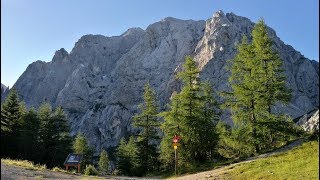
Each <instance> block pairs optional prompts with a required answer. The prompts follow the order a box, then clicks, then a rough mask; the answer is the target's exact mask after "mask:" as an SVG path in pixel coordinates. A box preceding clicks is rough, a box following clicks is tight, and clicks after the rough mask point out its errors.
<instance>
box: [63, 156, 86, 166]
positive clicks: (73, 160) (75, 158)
mask: <svg viewBox="0 0 320 180" xmlns="http://www.w3.org/2000/svg"><path fill="white" fill-rule="evenodd" d="M81 159H82V155H81V154H73V153H71V154H69V155H68V157H67V159H66V160H65V161H64V165H66V164H68V165H72V164H74V165H76V164H80V162H81Z"/></svg>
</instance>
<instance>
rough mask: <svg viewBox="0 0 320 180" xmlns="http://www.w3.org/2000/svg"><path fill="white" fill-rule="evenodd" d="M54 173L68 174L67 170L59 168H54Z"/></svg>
mask: <svg viewBox="0 0 320 180" xmlns="http://www.w3.org/2000/svg"><path fill="white" fill-rule="evenodd" d="M52 171H54V172H64V173H66V172H67V171H66V170H64V169H61V168H59V167H54V168H52Z"/></svg>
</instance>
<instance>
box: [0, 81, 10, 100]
mask: <svg viewBox="0 0 320 180" xmlns="http://www.w3.org/2000/svg"><path fill="white" fill-rule="evenodd" d="M8 92H9V87H7V86H5V85H4V84H2V83H1V103H2V102H3V101H4V99H5V97H6V96H7V94H8Z"/></svg>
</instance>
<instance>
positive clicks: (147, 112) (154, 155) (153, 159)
mask: <svg viewBox="0 0 320 180" xmlns="http://www.w3.org/2000/svg"><path fill="white" fill-rule="evenodd" d="M143 99H144V102H143V104H140V105H139V108H140V111H141V112H140V113H139V114H137V115H135V116H134V117H133V120H134V122H133V125H134V126H135V127H137V128H139V129H140V132H139V133H138V134H137V136H138V138H137V141H138V142H137V144H138V146H139V152H140V160H141V162H143V163H141V164H143V166H144V167H143V169H145V170H146V171H147V172H150V171H151V170H154V169H155V168H156V165H157V164H158V163H157V159H158V152H157V143H156V141H159V140H160V137H159V133H158V129H159V126H160V123H159V122H158V120H157V119H158V117H157V115H158V111H157V105H156V95H155V92H154V91H153V90H152V89H151V87H150V85H149V83H147V84H146V85H145V87H144V96H143Z"/></svg>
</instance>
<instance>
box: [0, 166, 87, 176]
mask: <svg viewBox="0 0 320 180" xmlns="http://www.w3.org/2000/svg"><path fill="white" fill-rule="evenodd" d="M80 178H81V177H80V176H77V175H72V174H66V173H60V172H52V171H48V170H43V171H35V170H29V169H25V168H22V167H17V166H12V165H6V164H3V163H1V179H6V180H11V179H12V180H20V179H21V180H29V179H80Z"/></svg>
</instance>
